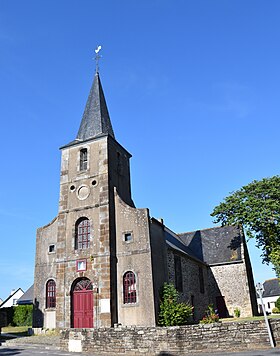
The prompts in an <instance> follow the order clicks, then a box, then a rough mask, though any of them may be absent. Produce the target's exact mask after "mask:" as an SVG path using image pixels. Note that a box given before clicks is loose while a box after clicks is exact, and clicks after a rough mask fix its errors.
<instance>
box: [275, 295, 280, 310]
mask: <svg viewBox="0 0 280 356" xmlns="http://www.w3.org/2000/svg"><path fill="white" fill-rule="evenodd" d="M275 307H276V308H278V309H279V310H280V297H279V298H278V299H277V300H276V302H275Z"/></svg>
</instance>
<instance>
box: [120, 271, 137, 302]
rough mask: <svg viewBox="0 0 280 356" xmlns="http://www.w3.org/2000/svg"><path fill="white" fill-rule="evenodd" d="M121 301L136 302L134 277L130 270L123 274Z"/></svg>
mask: <svg viewBox="0 0 280 356" xmlns="http://www.w3.org/2000/svg"><path fill="white" fill-rule="evenodd" d="M123 302H124V304H131V303H136V278H135V274H134V273H133V272H131V271H128V272H125V274H124V275H123Z"/></svg>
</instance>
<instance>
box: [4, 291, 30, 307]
mask: <svg viewBox="0 0 280 356" xmlns="http://www.w3.org/2000/svg"><path fill="white" fill-rule="evenodd" d="M19 290H21V291H22V293H24V291H23V290H22V289H21V288H18V289H16V290H15V291H14V292H13V293H11V294H10V295H9V296H8V297H7V298H6V299H5V300H4V302H3V303H2V304H1V305H0V308H3V306H4V304H6V303H7V301H8V300H10V299H12V298H13V296H14V295H15V294H16V293H17V292H18V291H19Z"/></svg>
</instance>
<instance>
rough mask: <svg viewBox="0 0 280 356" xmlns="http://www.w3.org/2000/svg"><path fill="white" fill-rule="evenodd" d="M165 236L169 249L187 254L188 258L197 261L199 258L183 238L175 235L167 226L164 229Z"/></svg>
mask: <svg viewBox="0 0 280 356" xmlns="http://www.w3.org/2000/svg"><path fill="white" fill-rule="evenodd" d="M164 235H165V241H166V243H167V245H168V246H169V247H171V248H172V249H173V250H176V251H179V252H181V253H185V254H187V255H188V256H190V257H192V258H194V259H195V260H197V259H198V258H197V256H195V254H194V253H193V252H192V250H191V249H190V248H189V247H188V246H186V245H185V244H184V243H183V241H182V240H181V238H180V237H179V236H178V235H177V234H175V233H174V232H173V231H171V230H170V229H168V228H167V227H166V226H165V228H164Z"/></svg>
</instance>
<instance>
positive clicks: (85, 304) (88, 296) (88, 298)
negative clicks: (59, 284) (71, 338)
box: [72, 280, 93, 328]
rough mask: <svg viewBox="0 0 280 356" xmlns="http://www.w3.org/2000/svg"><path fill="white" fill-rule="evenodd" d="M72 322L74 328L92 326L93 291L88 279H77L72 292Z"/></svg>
mask: <svg viewBox="0 0 280 356" xmlns="http://www.w3.org/2000/svg"><path fill="white" fill-rule="evenodd" d="M72 313H73V315H72V323H73V327H74V328H92V327H93V292H92V284H91V282H90V281H89V280H81V281H79V282H78V283H77V284H76V285H75V287H74V291H73V294H72Z"/></svg>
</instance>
